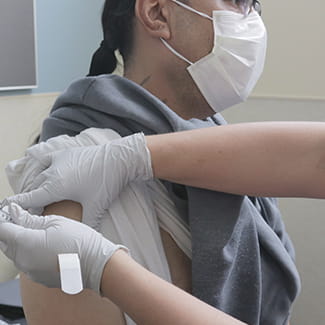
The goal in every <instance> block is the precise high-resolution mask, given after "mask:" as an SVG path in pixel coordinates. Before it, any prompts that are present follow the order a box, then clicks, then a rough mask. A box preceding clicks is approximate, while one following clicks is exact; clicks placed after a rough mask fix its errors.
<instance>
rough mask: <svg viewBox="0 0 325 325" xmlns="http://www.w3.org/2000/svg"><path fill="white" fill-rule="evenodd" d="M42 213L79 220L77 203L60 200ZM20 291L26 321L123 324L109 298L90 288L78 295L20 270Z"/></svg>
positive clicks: (35, 323) (52, 324)
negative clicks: (48, 284) (44, 284)
mask: <svg viewBox="0 0 325 325" xmlns="http://www.w3.org/2000/svg"><path fill="white" fill-rule="evenodd" d="M44 214H45V215H50V214H57V215H62V216H65V217H68V218H71V219H74V220H76V221H80V220H81V215H82V208H81V205H80V204H78V203H76V202H72V201H63V202H59V203H54V204H51V205H50V206H48V207H47V208H46V209H45V211H44ZM20 284H21V295H22V300H23V305H24V311H25V315H26V318H27V321H28V324H30V325H57V324H69V325H88V324H96V325H123V324H125V320H124V316H123V314H122V313H121V311H120V309H119V308H118V307H117V306H116V305H115V304H113V303H112V302H111V301H109V300H108V299H105V298H101V297H100V296H99V295H97V294H96V293H95V292H93V291H91V290H84V291H83V292H81V293H80V294H78V295H74V296H71V295H67V294H64V293H63V292H62V291H61V290H60V289H49V288H46V287H45V286H42V285H40V284H38V283H35V282H33V281H31V280H30V279H29V278H28V277H26V276H25V275H23V274H21V280H20Z"/></svg>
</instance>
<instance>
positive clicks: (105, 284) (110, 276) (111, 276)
mask: <svg viewBox="0 0 325 325" xmlns="http://www.w3.org/2000/svg"><path fill="white" fill-rule="evenodd" d="M130 260H132V257H131V255H130V253H129V251H128V250H126V249H124V248H123V247H121V248H120V249H117V250H116V251H115V252H114V253H113V255H112V256H111V258H110V259H109V260H108V261H107V262H106V264H105V266H104V269H103V273H102V277H101V281H100V295H101V296H103V297H107V298H111V297H112V296H114V289H113V286H112V283H114V282H115V280H116V275H117V274H120V273H121V270H123V266H124V265H126V263H127V262H129V261H130Z"/></svg>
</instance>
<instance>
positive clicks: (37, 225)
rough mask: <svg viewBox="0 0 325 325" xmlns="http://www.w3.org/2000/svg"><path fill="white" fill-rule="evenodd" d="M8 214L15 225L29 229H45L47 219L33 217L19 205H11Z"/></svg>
mask: <svg viewBox="0 0 325 325" xmlns="http://www.w3.org/2000/svg"><path fill="white" fill-rule="evenodd" d="M9 213H10V215H11V218H12V220H13V221H14V223H15V224H17V225H20V226H22V227H25V228H30V229H45V228H46V224H47V221H48V218H47V217H43V216H35V215H32V214H30V213H29V212H28V211H26V210H24V209H22V208H21V207H20V206H19V205H17V204H15V203H11V204H10V205H9Z"/></svg>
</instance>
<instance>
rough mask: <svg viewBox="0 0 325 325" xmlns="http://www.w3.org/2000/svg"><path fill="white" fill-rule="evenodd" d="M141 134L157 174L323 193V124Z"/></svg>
mask: <svg viewBox="0 0 325 325" xmlns="http://www.w3.org/2000/svg"><path fill="white" fill-rule="evenodd" d="M146 139H147V145H148V148H149V150H150V152H151V159H152V166H153V170H154V174H155V177H157V178H161V179H166V180H170V181H173V182H178V183H182V184H186V185H191V186H197V187H203V188H208V189H211V190H218V191H223V192H230V193H236V194H248V195H256V196H296V197H300V196H302V197H315V198H324V197H325V192H324V190H323V189H324V184H325V123H316V122H301V123H300V122H280V123H279V122H269V123H246V124H235V125H227V126H218V127H212V128H208V129H200V130H194V131H186V132H179V133H174V134H163V135H157V136H148V137H146Z"/></svg>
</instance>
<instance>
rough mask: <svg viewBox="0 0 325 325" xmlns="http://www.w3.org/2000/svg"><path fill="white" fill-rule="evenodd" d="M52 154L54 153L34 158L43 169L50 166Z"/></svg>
mask: <svg viewBox="0 0 325 325" xmlns="http://www.w3.org/2000/svg"><path fill="white" fill-rule="evenodd" d="M53 154H54V152H50V153H46V154H40V155H37V157H35V158H36V159H37V160H38V161H39V163H40V164H42V165H43V167H44V169H45V168H48V167H49V166H50V165H51V163H52V160H53Z"/></svg>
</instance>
